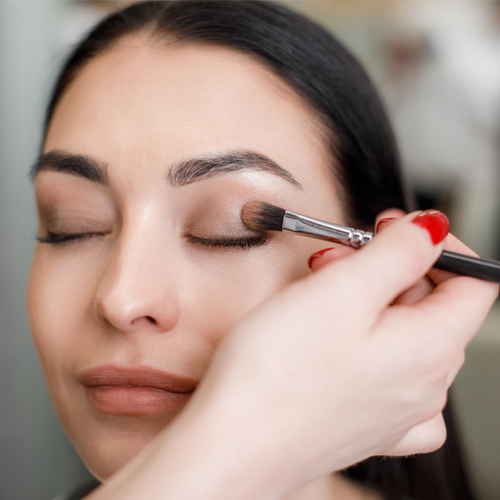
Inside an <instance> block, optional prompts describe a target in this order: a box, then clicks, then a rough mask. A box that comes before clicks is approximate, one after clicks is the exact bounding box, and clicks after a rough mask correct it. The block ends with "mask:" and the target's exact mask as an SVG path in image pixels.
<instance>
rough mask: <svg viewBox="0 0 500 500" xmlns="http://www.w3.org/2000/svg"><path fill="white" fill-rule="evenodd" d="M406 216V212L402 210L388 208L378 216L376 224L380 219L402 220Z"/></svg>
mask: <svg viewBox="0 0 500 500" xmlns="http://www.w3.org/2000/svg"><path fill="white" fill-rule="evenodd" d="M405 215H406V212H403V210H401V209H400V208H388V209H387V210H384V211H383V212H380V213H379V214H378V215H377V218H376V222H378V221H379V220H380V219H402V218H403V217H404V216H405ZM375 225H376V224H375Z"/></svg>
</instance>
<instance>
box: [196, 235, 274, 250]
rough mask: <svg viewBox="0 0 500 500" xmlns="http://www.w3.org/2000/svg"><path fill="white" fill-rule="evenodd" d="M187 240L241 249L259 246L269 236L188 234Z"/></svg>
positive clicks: (206, 244)
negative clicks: (200, 235)
mask: <svg viewBox="0 0 500 500" xmlns="http://www.w3.org/2000/svg"><path fill="white" fill-rule="evenodd" d="M187 240H188V241H189V243H193V244H195V245H202V246H204V247H207V248H212V249H218V248H219V249H224V248H241V249H242V250H248V249H249V248H252V247H260V246H262V245H267V244H268V243H269V238H268V236H267V235H265V234H260V235H257V236H249V237H246V238H198V237H197V236H191V235H189V236H188V237H187Z"/></svg>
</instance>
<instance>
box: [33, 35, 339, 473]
mask: <svg viewBox="0 0 500 500" xmlns="http://www.w3.org/2000/svg"><path fill="white" fill-rule="evenodd" d="M44 153H48V155H47V156H45V157H43V158H42V160H41V162H40V163H39V165H38V166H37V168H38V174H37V176H36V198H37V203H38V209H39V214H40V229H39V237H40V239H41V241H40V242H39V243H38V244H37V247H36V251H35V256H34V261H33V267H32V272H31V278H30V283H29V292H28V303H29V304H28V305H29V316H30V322H31V328H32V333H33V337H34V340H35V344H36V347H37V349H38V353H39V355H40V359H41V362H42V365H43V368H44V371H45V376H46V378H47V382H48V386H49V391H50V394H51V397H52V400H53V402H54V405H55V407H56V410H57V412H58V414H59V416H60V418H61V421H62V423H63V425H64V427H65V429H66V431H67V432H68V434H69V436H70V438H71V440H72V441H73V443H74V444H75V446H76V448H77V450H78V451H79V453H80V454H81V456H82V458H83V460H84V461H85V462H86V464H87V466H88V467H89V468H90V470H91V471H92V472H93V473H94V474H95V475H96V476H97V477H99V478H101V479H104V478H106V477H107V476H109V475H110V474H111V473H113V472H114V471H115V470H116V469H117V468H119V467H120V466H121V465H123V464H124V463H125V462H126V461H127V460H128V459H130V458H131V457H132V456H133V455H134V454H135V453H136V452H137V451H138V450H139V449H140V448H141V447H143V446H144V445H145V444H147V443H148V442H149V441H150V440H151V439H152V438H153V437H154V436H155V435H156V434H157V433H158V432H159V431H160V430H161V429H162V428H163V427H164V426H165V425H166V424H168V423H169V422H170V421H171V420H172V419H173V417H174V416H175V415H176V414H177V413H178V412H179V411H180V410H181V409H182V407H183V405H184V404H186V402H187V401H188V400H189V397H190V394H191V392H192V391H193V390H194V389H195V387H196V384H197V382H198V381H199V380H200V379H201V377H203V374H204V372H205V370H206V369H207V366H208V364H209V363H210V360H211V358H212V356H213V353H214V350H215V349H216V348H217V345H218V344H219V342H221V340H222V339H223V338H224V336H225V335H226V334H227V333H228V332H229V331H230V330H231V327H232V326H233V325H234V324H235V322H237V321H238V320H239V319H240V318H241V317H242V316H243V315H245V314H246V313H247V312H248V311H250V310H252V309H253V308H254V307H256V306H257V305H258V304H259V303H261V302H262V301H264V300H265V299H266V298H267V297H269V296H270V295H272V294H273V293H275V292H276V291H277V290H279V289H281V288H282V287H284V286H285V285H287V284H288V283H290V282H291V281H293V280H296V279H297V278H300V277H301V276H304V275H306V274H307V273H308V268H307V264H306V262H307V258H308V256H309V255H310V254H311V253H313V252H315V251H317V250H319V249H320V248H324V247H325V246H327V245H325V243H324V242H323V243H322V242H320V241H318V240H311V239H309V238H303V237H300V236H294V235H290V234H283V233H275V234H272V235H270V237H269V239H268V240H266V241H263V240H262V236H261V235H258V234H253V233H252V232H251V231H249V230H248V229H246V228H245V227H244V226H243V224H242V222H241V219H240V214H241V210H242V208H243V206H244V205H245V204H246V203H247V202H249V201H251V200H262V201H266V202H269V203H272V204H275V205H278V206H281V207H284V208H287V209H290V210H294V211H298V212H304V213H307V214H308V215H311V216H316V217H319V218H322V219H329V220H332V221H336V222H342V221H343V215H342V209H341V206H340V202H339V199H338V196H337V194H336V190H335V183H334V181H333V176H332V175H331V173H330V171H329V168H328V163H329V160H328V158H327V154H326V152H325V147H324V145H323V140H322V133H321V126H320V125H319V124H318V122H317V121H316V120H315V118H314V115H313V114H312V113H311V112H310V111H309V110H308V108H307V107H306V106H305V105H304V104H303V102H302V101H301V100H300V99H299V98H298V97H297V96H296V95H295V93H294V92H293V91H292V90H291V88H290V87H289V86H288V85H287V84H286V83H284V82H283V81H282V80H281V79H279V78H278V77H276V76H274V75H273V74H272V73H271V72H270V71H269V70H268V69H266V68H265V67H264V66H263V65H262V64H261V63H259V62H257V61H255V60H254V59H252V58H251V57H250V56H246V55H243V54H240V53H238V52H235V51H232V50H230V49H226V48H221V47H215V46H207V45H198V44H183V45H170V46H168V45H166V46H159V45H158V44H156V45H155V44H153V42H151V41H148V40H147V39H146V38H145V37H140V36H133V37H132V36H131V37H128V38H124V39H123V40H122V41H121V42H120V43H119V44H118V45H117V46H116V47H115V48H113V49H112V50H110V51H109V52H107V53H105V54H103V55H100V56H98V57H96V58H94V59H93V60H91V61H90V62H89V63H88V64H87V65H86V66H85V67H84V68H83V70H82V71H81V72H80V73H79V74H78V76H77V77H76V79H75V80H74V81H73V83H71V85H70V86H69V88H68V89H67V91H66V92H65V94H64V95H63V97H62V99H61V100H60V102H59V104H58V106H57V109H56V112H55V114H54V117H53V119H52V122H51V124H50V129H49V132H48V136H47V140H46V143H45V147H44ZM51 153H53V154H51Z"/></svg>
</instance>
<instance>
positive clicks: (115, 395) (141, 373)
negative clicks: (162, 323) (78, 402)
mask: <svg viewBox="0 0 500 500" xmlns="http://www.w3.org/2000/svg"><path fill="white" fill-rule="evenodd" d="M78 380H79V381H80V382H81V383H82V384H83V386H84V387H85V393H86V396H87V398H88V400H89V402H90V403H91V404H92V406H93V407H94V408H95V409H96V410H97V411H99V412H100V413H103V414H104V415H124V416H140V415H151V414H156V413H168V412H173V411H178V410H180V409H181V408H182V407H183V406H184V405H185V404H186V403H187V402H188V401H189V398H190V397H191V395H192V393H193V391H194V390H195V389H196V386H197V384H198V381H197V380H195V379H192V378H188V377H184V376H181V375H177V374H174V373H169V372H165V371H162V370H158V369H156V368H151V367H144V366H139V367H120V366H114V365H102V366H97V367H94V368H90V369H87V370H84V371H82V372H81V373H80V374H79V375H78Z"/></svg>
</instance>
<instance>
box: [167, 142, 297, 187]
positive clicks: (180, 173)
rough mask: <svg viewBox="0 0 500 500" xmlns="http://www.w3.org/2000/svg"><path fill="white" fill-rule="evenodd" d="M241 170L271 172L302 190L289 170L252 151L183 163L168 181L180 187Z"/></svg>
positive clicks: (172, 171)
mask: <svg viewBox="0 0 500 500" xmlns="http://www.w3.org/2000/svg"><path fill="white" fill-rule="evenodd" d="M241 170H253V171H262V172H270V173H272V174H275V175H277V176H279V177H281V178H282V179H285V180H287V181H288V182H290V183H292V184H293V185H294V186H297V187H299V188H301V189H302V185H301V184H300V182H299V181H297V180H296V179H295V177H293V175H292V174H291V173H290V172H288V170H285V169H284V168H282V167H280V166H279V165H278V164H277V163H276V162H274V161H273V160H271V159H270V158H268V157H267V156H264V155H261V154H259V153H255V152H252V151H229V152H224V153H222V154H216V155H210V156H207V157H200V158H193V159H190V160H185V161H181V162H180V163H178V164H176V165H174V166H173V167H172V168H171V169H170V171H169V172H168V175H167V180H168V182H169V183H170V184H171V185H172V186H174V187H179V186H185V185H186V184H191V183H192V182H196V181H200V180H203V179H207V178H210V177H215V176H218V175H223V174H227V173H230V172H238V171H241Z"/></svg>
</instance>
